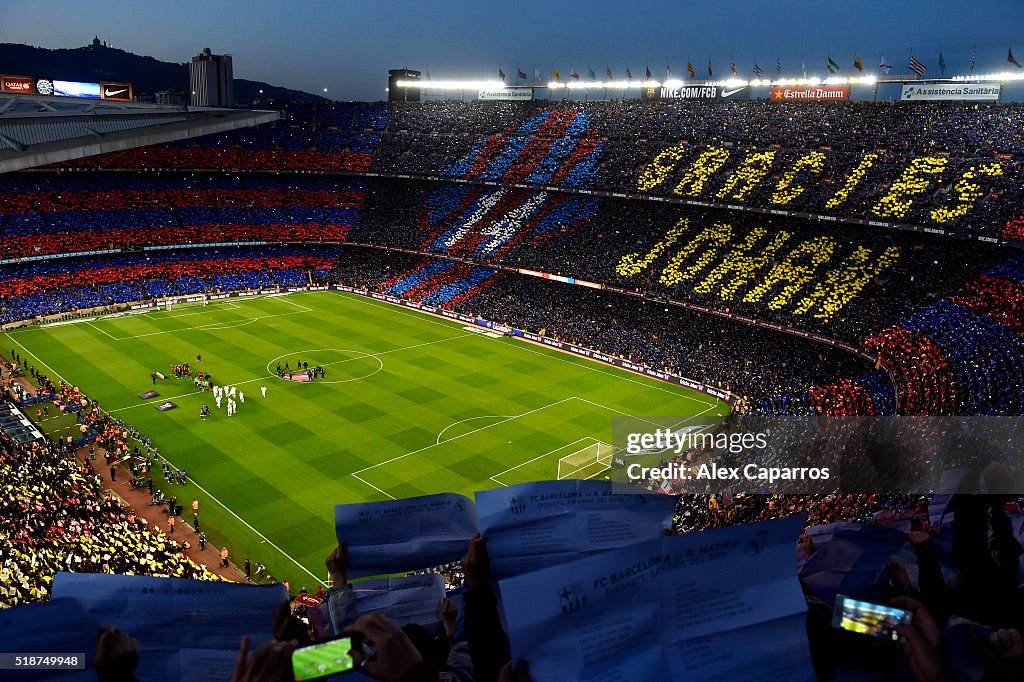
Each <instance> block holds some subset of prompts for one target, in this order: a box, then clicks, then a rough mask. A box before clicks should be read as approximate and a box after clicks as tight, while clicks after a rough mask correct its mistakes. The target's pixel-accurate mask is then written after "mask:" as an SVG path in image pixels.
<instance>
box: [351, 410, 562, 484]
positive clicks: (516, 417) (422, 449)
mask: <svg viewBox="0 0 1024 682" xmlns="http://www.w3.org/2000/svg"><path fill="white" fill-rule="evenodd" d="M570 400H575V398H574V397H573V396H570V397H568V398H562V399H561V400H556V401H555V402H553V403H548V404H547V405H541V406H540V407H537V408H534V409H532V410H527V411H526V412H523V413H522V414H517V415H513V416H511V417H509V418H507V419H502V420H501V421H497V422H494V423H493V424H488V425H487V426H481V427H480V428H479V429H473V430H472V431H466V432H465V433H461V434H459V435H458V436H455V437H454V438H449V439H448V440H446V441H445V443H451V442H452V441H453V440H458V439H460V438H464V437H466V436H469V435H471V434H474V433H477V432H479V431H483V430H485V429H489V428H491V427H492V426H497V425H498V424H505V423H506V422H510V421H512V420H514V419H519V418H520V417H525V416H526V415H528V414H533V413H534V412H540V411H541V410H546V409H548V408H549V407H555V406H556V405H561V404H562V403H567V402H569V401H570ZM438 445H441V443H434V444H433V445H427V446H426V447H422V448H419V449H417V450H410V451H409V452H407V453H405V454H403V455H398V456H397V457H392V458H391V459H386V460H384V461H383V462H377V463H376V464H371V465H370V466H368V467H363V468H362V469H360V470H359V471H356V472H355V473H353V474H352V475H353V476H355V475H356V474H361V473H363V472H364V471H369V470H370V469H376V468H377V467H382V466H384V465H385V464H390V463H391V462H397V461H398V460H400V459H405V458H406V457H409V456H411V455H415V454H417V453H420V452H423V451H425V450H429V449H431V448H436V447H437V446H438ZM360 480H361V479H360Z"/></svg>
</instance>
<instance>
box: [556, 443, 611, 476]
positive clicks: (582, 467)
mask: <svg viewBox="0 0 1024 682" xmlns="http://www.w3.org/2000/svg"><path fill="white" fill-rule="evenodd" d="M611 467H612V446H611V445H609V444H608V443H602V442H601V441H595V442H593V443H591V444H590V445H588V446H586V447H584V448H580V449H579V450H577V451H576V452H572V453H570V454H568V455H566V456H565V457H559V459H558V480H560V481H561V480H562V479H566V478H593V477H594V476H597V475H598V474H600V473H601V472H603V471H607V470H608V469H611Z"/></svg>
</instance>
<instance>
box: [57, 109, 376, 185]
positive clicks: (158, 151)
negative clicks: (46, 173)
mask: <svg viewBox="0 0 1024 682" xmlns="http://www.w3.org/2000/svg"><path fill="white" fill-rule="evenodd" d="M280 110H281V115H282V118H281V120H279V121H276V122H274V123H269V124H265V125H262V126H257V127H255V128H247V129H243V130H236V131H232V132H228V133H220V134H217V135H209V136H205V137H201V138H196V139H194V140H185V141H182V142H175V143H170V144H166V145H161V146H154V147H143V148H140V149H134V150H130V151H124V152H113V153H110V154H104V155H101V156H93V157H87V158H84V159H76V160H75V161H72V162H69V163H68V164H66V166H68V167H73V168H177V169H196V168H203V169H224V170H235V169H237V170H269V171H279V170H301V171H324V172H328V171H329V172H337V171H351V172H360V171H368V170H369V169H370V163H371V160H372V153H373V150H374V148H375V147H376V146H377V145H378V144H379V143H380V139H381V136H382V134H383V129H384V127H385V125H386V123H387V118H388V109H387V106H386V105H384V104H380V103H376V104H374V103H353V102H322V103H297V104H284V105H281V107H280Z"/></svg>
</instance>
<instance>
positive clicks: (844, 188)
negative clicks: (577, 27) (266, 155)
mask: <svg viewBox="0 0 1024 682" xmlns="http://www.w3.org/2000/svg"><path fill="white" fill-rule="evenodd" d="M1022 112H1024V109H1022V108H1021V107H1020V106H1018V105H1005V106H1002V105H1001V106H981V107H979V106H974V105H970V104H966V103H962V104H961V103H929V104H928V105H925V106H906V105H900V104H896V105H892V104H881V105H879V104H874V103H866V102H849V103H841V104H839V103H810V102H801V103H796V104H791V105H783V104H779V103H777V102H766V101H754V100H747V101H738V100H737V101H727V102H707V101H694V100H690V101H684V100H669V101H655V102H641V101H628V102H607V101H598V102H559V103H552V102H533V103H529V104H522V103H515V104H511V103H508V102H485V103H477V102H474V103H471V104H467V103H462V102H437V103H421V104H417V105H410V104H404V105H402V104H400V105H397V106H395V108H394V110H393V112H392V115H391V118H390V120H389V122H388V134H386V135H385V137H384V138H383V140H382V143H381V146H380V148H379V150H378V152H377V154H376V155H375V163H374V169H375V170H378V171H381V172H391V173H404V174H413V175H429V176H441V177H460V178H470V179H488V178H487V176H488V173H490V172H491V170H492V168H493V167H494V166H496V165H502V164H501V161H502V156H501V155H500V154H499V153H498V150H502V153H505V151H506V150H516V149H521V148H523V147H524V146H529V145H533V146H537V145H541V146H543V145H544V142H545V140H544V138H545V136H548V138H547V144H548V146H551V151H550V154H551V155H557V153H558V149H557V147H555V146H554V144H555V141H557V140H563V142H560V144H562V145H564V144H566V143H565V142H564V140H567V139H573V140H576V141H578V142H579V143H580V144H582V143H583V142H584V141H585V140H587V139H589V138H588V136H590V135H593V134H594V133H595V132H596V139H599V140H601V141H602V142H601V143H600V151H599V154H598V157H599V158H596V159H595V163H593V164H591V165H590V166H589V167H588V168H586V169H582V172H584V173H585V174H587V175H589V176H590V179H589V180H588V181H587V182H586V183H584V184H585V185H587V186H590V187H591V188H592V189H599V190H605V191H610V192H631V193H633V192H640V193H649V194H655V195H660V196H668V197H677V198H686V199H700V200H703V201H718V202H720V203H724V204H731V205H735V204H745V205H748V206H758V207H762V208H771V209H785V210H796V211H806V212H810V213H824V214H835V215H840V216H843V217H856V218H862V219H870V220H876V221H878V220H885V221H890V222H896V223H911V224H918V225H926V224H927V225H930V226H932V227H937V228H942V229H946V230H952V231H953V232H961V233H964V234H970V235H979V234H983V235H988V236H1003V235H1004V234H1005V236H1007V238H1010V236H1009V233H1008V232H1006V226H1007V223H1008V222H1009V221H1011V220H1013V219H1015V218H1017V217H1018V216H1019V210H1018V209H1017V207H1018V206H1019V205H1020V198H1021V197H1020V186H1021V182H1020V174H1021V172H1022V165H1021V153H1022V150H1021V144H1020V139H1021V138H1022V136H1021V133H1020V130H1021V127H1022V123H1024V114H1022ZM555 113H558V114H560V115H561V117H562V118H570V119H571V118H572V117H574V116H576V117H578V118H585V119H586V121H587V124H586V126H581V127H580V128H579V129H568V128H556V129H555V130H548V129H547V128H540V129H538V128H537V126H535V125H533V121H534V120H535V119H536V118H537V117H539V116H544V115H548V116H549V117H550V116H552V115H553V114H555ZM595 146H596V145H595ZM456 159H458V160H459V161H457V162H455V160H456ZM518 161H519V162H523V161H525V162H526V163H527V164H529V162H530V160H529V159H528V158H526V159H523V158H520V159H519V160H518ZM514 168H515V164H513V167H512V169H511V170H505V169H503V170H502V175H500V176H499V177H497V178H490V179H500V180H506V181H508V182H522V181H523V180H522V179H520V178H512V177H511V176H513V175H515V171H514ZM541 180H542V181H540V182H536V181H534V184H541V185H558V186H565V187H574V186H580V184H578V183H577V184H572V183H568V182H565V181H564V179H560V178H542V179H541ZM525 182H531V180H529V179H527V180H525ZM922 182H923V184H922ZM897 192H900V194H897ZM968 214H969V215H970V220H966V219H965V216H967V215H968Z"/></svg>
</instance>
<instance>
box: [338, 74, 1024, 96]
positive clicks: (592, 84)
mask: <svg viewBox="0 0 1024 682" xmlns="http://www.w3.org/2000/svg"><path fill="white" fill-rule="evenodd" d="M1020 80H1024V72H1022V73H1009V72H1002V73H992V74H982V75H977V76H951V77H949V78H925V79H908V78H900V77H897V78H891V79H890V78H887V77H881V76H879V75H878V74H874V73H872V74H866V75H862V76H828V77H827V78H824V79H822V78H820V77H818V76H814V75H811V76H804V77H801V78H776V79H769V78H755V79H752V80H744V79H742V78H727V79H718V80H712V79H708V80H692V81H685V80H680V79H678V78H672V79H669V80H667V81H664V82H661V81H656V80H644V81H626V80H608V81H583V80H580V81H577V80H570V81H568V82H560V81H548V82H546V83H544V82H539V83H524V84H522V85H508V84H506V83H504V82H503V81H500V80H432V81H409V80H400V81H398V82H397V83H396V85H397V86H398V87H400V88H420V89H422V90H503V89H510V90H511V89H515V88H549V89H551V90H558V89H563V88H564V89H569V90H582V89H598V88H606V89H609V90H631V89H639V88H658V87H666V88H678V87H683V86H686V85H707V86H718V87H727V88H739V87H746V86H749V87H771V86H777V87H811V86H820V85H826V84H827V85H868V86H873V85H876V84H878V83H912V82H919V81H924V82H929V81H958V82H960V81H970V82H1004V81H1020ZM325 92H326V89H325Z"/></svg>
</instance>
